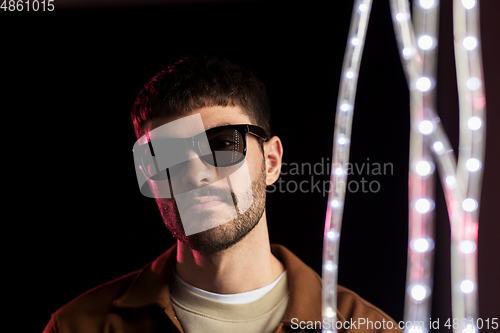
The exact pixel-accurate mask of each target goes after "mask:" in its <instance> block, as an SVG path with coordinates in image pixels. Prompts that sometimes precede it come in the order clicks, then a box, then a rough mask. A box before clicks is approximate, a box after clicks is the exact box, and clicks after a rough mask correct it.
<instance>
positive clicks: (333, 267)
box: [325, 260, 337, 271]
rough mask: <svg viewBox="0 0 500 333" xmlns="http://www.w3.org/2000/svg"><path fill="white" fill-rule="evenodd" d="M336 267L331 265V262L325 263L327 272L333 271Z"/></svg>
mask: <svg viewBox="0 0 500 333" xmlns="http://www.w3.org/2000/svg"><path fill="white" fill-rule="evenodd" d="M336 267H337V266H336V265H335V264H334V263H333V261H331V260H328V261H326V262H325V269H326V270H327V271H333V270H334V269H335V268H336Z"/></svg>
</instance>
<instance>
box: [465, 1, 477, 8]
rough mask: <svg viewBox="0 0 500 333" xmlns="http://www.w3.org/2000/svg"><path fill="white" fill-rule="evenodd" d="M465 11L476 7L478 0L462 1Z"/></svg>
mask: <svg viewBox="0 0 500 333" xmlns="http://www.w3.org/2000/svg"><path fill="white" fill-rule="evenodd" d="M462 5H463V6H464V7H465V9H472V8H473V7H474V6H475V5H476V0H462Z"/></svg>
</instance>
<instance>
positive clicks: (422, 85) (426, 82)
mask: <svg viewBox="0 0 500 333" xmlns="http://www.w3.org/2000/svg"><path fill="white" fill-rule="evenodd" d="M431 85H432V84H431V80H430V79H429V78H428V77H425V76H424V77H421V78H419V79H418V80H417V82H416V87H417V89H418V90H420V91H422V92H426V91H429V89H431Z"/></svg>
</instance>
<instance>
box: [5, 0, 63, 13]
mask: <svg viewBox="0 0 500 333" xmlns="http://www.w3.org/2000/svg"><path fill="white" fill-rule="evenodd" d="M53 2H54V0H41V1H40V0H17V1H16V0H3V2H2V5H1V6H0V9H2V10H3V11H4V12H6V11H9V12H21V11H24V10H25V11H27V12H29V11H33V12H38V11H42V12H45V11H49V12H51V11H53V10H54V9H55V8H54V3H53Z"/></svg>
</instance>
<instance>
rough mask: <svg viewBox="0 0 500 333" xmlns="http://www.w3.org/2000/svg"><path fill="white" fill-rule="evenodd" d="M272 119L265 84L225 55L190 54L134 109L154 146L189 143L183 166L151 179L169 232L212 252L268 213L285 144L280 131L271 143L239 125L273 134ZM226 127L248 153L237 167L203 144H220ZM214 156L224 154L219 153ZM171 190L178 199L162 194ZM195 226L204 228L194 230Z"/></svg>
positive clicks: (139, 130)
mask: <svg viewBox="0 0 500 333" xmlns="http://www.w3.org/2000/svg"><path fill="white" fill-rule="evenodd" d="M269 118H270V117H269V104H268V100H267V96H266V92H265V87H264V85H263V84H262V83H261V82H260V81H259V80H258V79H257V78H256V77H255V76H254V75H253V74H252V73H250V72H249V71H247V70H245V69H242V68H241V67H239V66H237V65H234V64H231V63H230V62H228V61H227V60H221V59H217V58H210V57H203V58H187V59H183V60H181V61H179V62H177V63H176V64H175V65H173V66H170V67H168V68H167V70H163V71H161V72H160V73H158V74H157V75H156V76H155V77H153V78H152V79H151V80H150V81H149V82H148V83H147V84H146V85H145V87H144V88H143V89H142V90H141V92H140V93H139V95H138V97H137V99H136V102H135V104H134V107H133V108H132V119H133V122H134V128H135V132H136V135H137V137H138V138H140V137H147V138H148V140H149V141H150V142H152V143H153V146H154V145H155V142H160V141H155V139H156V138H157V137H161V136H166V137H167V139H172V138H175V139H174V140H179V138H180V139H181V141H182V140H184V141H189V142H188V146H189V147H188V146H186V147H188V149H183V151H185V154H186V155H185V156H186V159H185V161H184V163H182V164H179V165H180V166H181V167H178V166H177V167H176V171H175V172H173V173H172V171H173V169H172V168H170V169H168V170H170V173H169V174H168V177H164V178H165V179H167V178H168V179H167V180H163V183H162V182H161V181H156V180H155V179H154V178H153V179H149V180H148V183H149V186H150V187H151V190H152V192H153V195H154V197H155V199H156V202H157V204H158V207H159V209H160V212H161V214H162V216H163V219H164V222H165V224H166V226H167V228H168V229H169V231H170V232H171V233H172V234H173V235H174V236H175V237H176V238H177V239H178V240H180V241H181V242H183V243H185V244H186V245H187V246H189V247H191V248H192V249H193V250H196V251H199V252H203V253H207V254H208V253H215V252H219V251H221V250H224V249H227V248H229V247H230V246H232V245H234V244H235V243H237V242H239V241H240V240H241V239H243V238H244V237H245V236H246V235H247V234H248V233H249V232H250V231H251V230H252V229H253V228H254V227H255V226H256V225H257V224H258V223H259V221H260V220H261V219H262V217H263V214H264V211H265V195H266V192H265V188H266V185H270V184H272V183H274V181H276V179H277V178H278V176H279V171H280V167H281V155H282V147H281V142H280V140H279V139H278V138H277V137H273V138H271V139H269V140H267V141H265V142H264V140H263V139H262V138H261V137H260V136H262V135H258V134H256V133H252V131H250V132H248V133H245V131H244V130H243V128H245V129H246V130H248V128H247V127H244V126H243V127H238V126H237V127H234V126H233V125H241V124H247V125H257V126H259V127H261V128H263V129H264V130H265V131H266V132H267V133H269V131H270V129H269ZM200 124H201V125H200ZM220 126H229V128H230V130H231V131H232V132H230V133H239V134H238V135H237V136H238V139H237V140H236V141H237V142H233V143H232V144H233V146H234V145H238V146H239V148H238V149H239V150H240V151H242V152H243V146H245V147H246V150H245V151H244V154H245V155H246V156H245V158H244V159H243V160H238V161H239V162H238V163H237V164H235V165H231V166H228V167H220V166H216V165H217V164H216V163H215V162H213V161H212V162H211V160H210V159H207V158H205V157H206V156H204V155H203V151H202V150H203V149H201V148H200V146H203V144H204V143H203V142H204V141H203V140H207V143H208V142H210V146H211V148H212V150H214V147H213V141H214V138H213V134H210V133H214V132H216V133H217V134H215V137H216V139H217V135H219V136H220V135H222V134H220V132H221V129H225V127H224V128H223V127H220ZM165 128H167V130H163V129H165ZM200 132H202V133H200ZM256 132H259V131H256ZM205 133H207V134H205ZM232 137H233V135H232ZM200 138H201V139H200ZM174 140H170V142H172V141H174ZM200 140H201V141H200ZM200 142H201V143H200ZM157 147H158V146H157ZM183 147H184V146H183ZM233 150H234V149H233ZM155 151H156V148H155ZM213 157H214V159H218V160H219V162H221V160H222V157H221V156H220V155H219V156H216V154H215V153H214V155H213ZM143 171H144V170H143ZM172 174H174V175H172ZM162 186H163V188H162ZM165 191H166V192H170V193H173V194H174V195H173V197H174V198H175V199H171V198H169V196H162V195H161V193H162V192H165ZM195 223H196V224H195ZM193 225H194V226H195V228H202V229H200V230H204V231H201V232H195V233H193V232H192V231H189V229H190V228H191V227H192V226H193ZM207 226H208V227H207Z"/></svg>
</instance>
